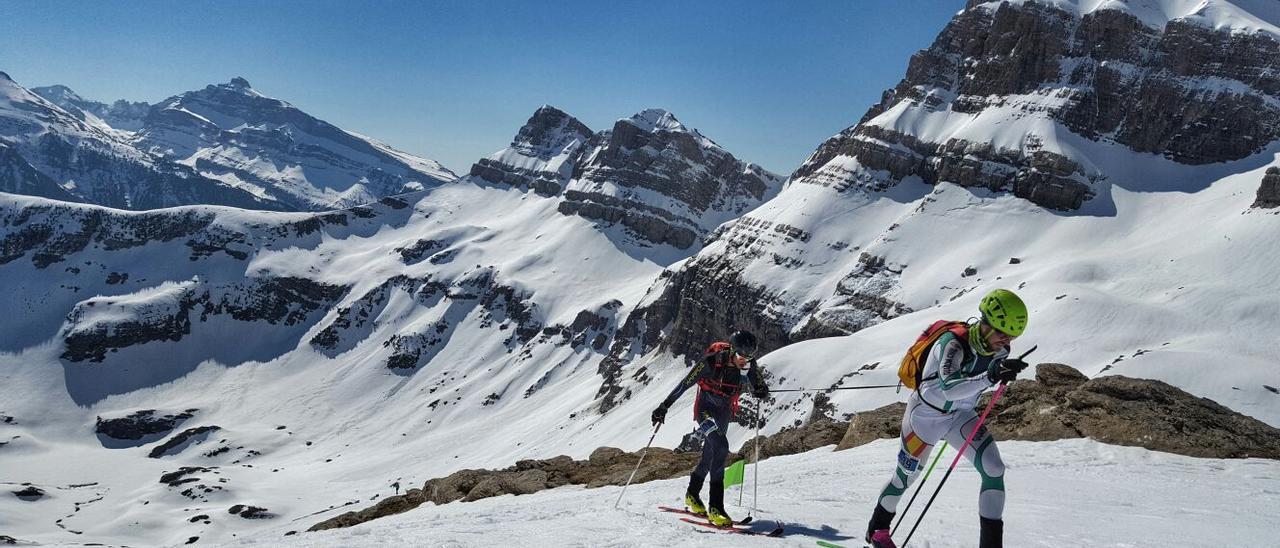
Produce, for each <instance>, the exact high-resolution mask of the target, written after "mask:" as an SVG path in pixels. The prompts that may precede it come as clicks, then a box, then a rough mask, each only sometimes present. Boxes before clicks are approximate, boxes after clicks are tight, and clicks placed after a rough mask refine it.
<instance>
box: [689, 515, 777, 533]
mask: <svg viewBox="0 0 1280 548" xmlns="http://www.w3.org/2000/svg"><path fill="white" fill-rule="evenodd" d="M680 521H683V522H685V523H692V524H694V525H700V526H702V527H706V528H708V529H715V530H717V531H724V532H726V533H738V534H740V535H755V536H761V537H780V536H782V526H781V525H778V527H777V528H776V529H774V530H772V531H769V532H768V533H763V532H760V531H752V530H751V529H747V528H745V527H735V526H732V525H730V526H725V527H722V526H719V525H716V524H714V523H711V522H709V521H699V520H696V519H693V518H680Z"/></svg>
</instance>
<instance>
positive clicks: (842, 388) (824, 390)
mask: <svg viewBox="0 0 1280 548" xmlns="http://www.w3.org/2000/svg"><path fill="white" fill-rule="evenodd" d="M897 387H898V385H896V384H876V385H871V386H837V387H835V388H784V389H782V390H770V391H769V392H770V393H773V394H776V393H778V392H826V391H828V390H868V389H871V388H897Z"/></svg>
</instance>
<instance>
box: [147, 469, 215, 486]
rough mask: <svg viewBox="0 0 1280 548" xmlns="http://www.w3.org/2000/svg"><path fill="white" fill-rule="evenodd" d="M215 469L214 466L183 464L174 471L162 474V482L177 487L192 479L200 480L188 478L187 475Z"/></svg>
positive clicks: (194, 479) (192, 479)
mask: <svg viewBox="0 0 1280 548" xmlns="http://www.w3.org/2000/svg"><path fill="white" fill-rule="evenodd" d="M213 470H214V469H213V468H205V467H203V466H183V467H181V468H179V469H177V470H175V471H173V472H165V473H164V474H161V475H160V483H163V484H165V485H168V486H169V487H177V486H179V485H182V484H184V483H190V482H191V481H198V480H197V479H196V478H188V477H185V476H190V475H193V474H201V473H204V472H212V471H213Z"/></svg>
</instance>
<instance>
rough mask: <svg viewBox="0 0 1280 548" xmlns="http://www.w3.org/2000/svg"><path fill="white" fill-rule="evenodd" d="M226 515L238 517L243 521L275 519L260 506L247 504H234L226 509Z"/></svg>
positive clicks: (273, 515)
mask: <svg viewBox="0 0 1280 548" xmlns="http://www.w3.org/2000/svg"><path fill="white" fill-rule="evenodd" d="M227 513H228V514H231V515H233V516H240V517H242V518H244V519H271V518H274V517H276V515H275V514H272V513H271V512H269V511H267V509H266V508H263V507H261V506H251V505H248V504H236V505H233V506H231V507H230V508H228V509H227Z"/></svg>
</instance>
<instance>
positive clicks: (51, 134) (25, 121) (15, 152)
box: [0, 72, 283, 209]
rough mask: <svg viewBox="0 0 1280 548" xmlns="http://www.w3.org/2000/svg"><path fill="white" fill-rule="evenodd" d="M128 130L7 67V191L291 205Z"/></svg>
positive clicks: (106, 200)
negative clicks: (169, 156) (18, 78)
mask: <svg viewBox="0 0 1280 548" xmlns="http://www.w3.org/2000/svg"><path fill="white" fill-rule="evenodd" d="M126 138H127V135H126V134H124V133H123V132H120V131H117V130H114V129H112V128H110V127H108V126H107V125H106V124H105V123H104V122H103V121H102V120H101V119H99V118H97V117H96V116H93V115H86V114H85V113H84V112H83V111H79V110H77V111H76V114H72V113H71V112H68V111H66V110H64V109H63V108H62V107H59V106H58V105H56V104H54V103H52V102H50V101H48V100H46V99H44V98H43V97H40V96H39V95H36V94H34V93H32V92H31V91H29V90H27V89H26V88H24V87H22V86H20V85H18V84H17V83H16V82H14V81H13V80H12V79H10V78H9V76H8V75H7V74H5V73H3V72H0V147H3V148H4V149H5V150H4V151H3V152H0V175H3V177H0V191H3V192H13V193H19V194H32V195H36V196H44V197H46V198H53V199H57V200H73V201H86V202H91V203H96V204H101V205H106V206H110V207H118V208H125V209H153V208H159V207H171V206H175V205H183V204H217V205H228V206H235V207H246V208H256V209H283V207H282V206H281V205H280V204H278V203H276V202H273V201H270V200H263V199H260V198H257V197H255V196H253V195H252V194H249V193H247V192H244V191H242V190H239V189H236V188H233V187H230V186H228V185H226V184H223V183H221V182H219V181H216V180H213V179H210V178H207V177H203V176H201V175H200V174H198V173H196V172H195V171H194V170H192V169H191V168H190V167H188V166H184V165H180V164H177V163H174V162H170V161H168V160H165V159H163V158H158V157H155V156H153V155H151V154H147V153H144V152H142V151H140V150H138V149H137V148H135V147H134V146H133V145H131V144H130V143H129V142H128V141H127V140H126Z"/></svg>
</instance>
